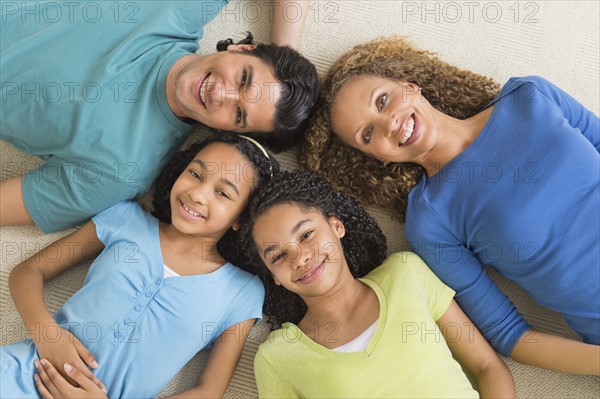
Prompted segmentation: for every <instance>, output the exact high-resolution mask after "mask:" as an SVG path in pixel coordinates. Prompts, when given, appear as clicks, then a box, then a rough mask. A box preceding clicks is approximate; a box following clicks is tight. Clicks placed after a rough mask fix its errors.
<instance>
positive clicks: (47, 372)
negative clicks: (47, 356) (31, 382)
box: [34, 359, 66, 398]
mask: <svg viewBox="0 0 600 399" xmlns="http://www.w3.org/2000/svg"><path fill="white" fill-rule="evenodd" d="M35 367H36V368H37V371H38V378H35V376H34V378H35V384H36V386H37V387H38V389H39V390H40V394H42V396H43V393H42V389H40V386H41V385H43V387H44V388H45V391H47V393H46V395H49V396H48V397H49V398H52V397H59V396H61V394H60V390H59V389H58V387H57V386H56V384H55V383H54V381H59V378H60V379H62V380H64V378H63V377H62V376H61V375H60V374H58V371H56V369H55V368H54V366H52V364H50V362H49V361H47V360H44V359H42V360H41V361H36V362H35ZM51 373H52V374H55V375H53V376H52V375H51ZM40 380H41V381H40ZM65 382H66V381H65Z"/></svg>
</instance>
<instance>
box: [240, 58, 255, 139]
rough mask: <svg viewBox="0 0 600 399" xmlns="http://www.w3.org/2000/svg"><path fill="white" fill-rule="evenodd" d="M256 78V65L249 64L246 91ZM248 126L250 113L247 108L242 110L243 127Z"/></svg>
mask: <svg viewBox="0 0 600 399" xmlns="http://www.w3.org/2000/svg"><path fill="white" fill-rule="evenodd" d="M253 80H254V67H253V66H252V65H248V76H247V77H246V86H245V88H246V92H247V91H248V88H250V85H252V81H253ZM247 127H248V113H247V112H246V110H242V129H245V128H247Z"/></svg>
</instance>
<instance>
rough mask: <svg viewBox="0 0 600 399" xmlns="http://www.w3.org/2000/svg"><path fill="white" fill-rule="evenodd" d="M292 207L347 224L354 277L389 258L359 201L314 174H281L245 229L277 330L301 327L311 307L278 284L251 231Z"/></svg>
mask: <svg viewBox="0 0 600 399" xmlns="http://www.w3.org/2000/svg"><path fill="white" fill-rule="evenodd" d="M290 203H291V204H296V205H298V206H299V207H300V208H302V209H303V210H310V211H318V212H320V213H322V214H323V216H325V217H326V218H330V217H332V216H335V217H336V218H338V219H339V220H340V221H341V222H342V223H343V224H344V227H345V231H346V233H345V235H344V237H342V239H341V242H342V247H343V250H344V256H345V258H346V261H347V262H348V267H349V268H350V272H351V273H352V275H353V276H354V277H362V276H364V275H366V274H367V273H368V272H370V271H371V270H373V269H374V268H376V267H377V266H379V265H381V263H382V262H383V260H384V259H385V256H386V253H387V243H386V240H385V236H384V235H383V233H382V232H381V229H380V228H379V226H378V225H377V223H376V222H375V220H373V218H372V217H371V216H370V215H369V214H368V213H367V211H365V209H364V208H363V207H362V206H361V205H360V204H359V202H358V201H357V200H355V199H354V198H352V197H350V196H348V195H346V194H343V193H340V192H338V191H335V190H333V188H332V187H331V185H330V184H329V183H327V182H326V181H325V180H323V179H322V178H321V177H319V176H318V175H317V174H315V173H312V172H305V171H295V172H282V173H279V174H278V175H277V176H275V177H273V179H272V180H271V181H270V182H268V183H267V184H265V185H263V186H262V187H261V188H260V189H259V190H258V191H257V192H256V194H255V195H254V198H253V199H252V202H251V203H250V205H249V207H248V212H247V214H246V216H247V218H246V220H244V222H243V224H242V228H241V229H240V235H241V240H242V245H243V248H244V250H245V254H246V257H247V261H246V263H245V264H246V266H245V267H246V269H247V270H248V271H250V272H251V273H253V274H256V275H258V276H259V277H260V279H261V280H262V282H263V284H264V286H265V304H264V313H265V315H266V316H267V320H268V321H269V322H270V323H271V327H272V328H277V327H279V326H280V325H281V324H282V323H284V322H288V321H290V322H292V323H298V322H299V321H300V320H301V319H302V317H303V316H304V314H305V313H306V305H305V303H304V301H302V299H301V298H300V297H299V296H298V295H296V294H294V293H293V292H291V291H288V290H287V289H285V288H283V287H282V286H279V285H276V284H275V283H274V281H273V277H272V276H271V273H270V272H269V269H267V267H266V266H265V264H264V263H263V261H262V260H261V258H260V256H259V254H258V248H257V245H256V243H255V242H254V239H253V237H252V230H253V228H254V224H255V222H256V220H257V219H258V217H259V216H260V215H262V214H263V213H265V212H266V211H267V210H269V209H270V208H272V207H274V206H276V205H281V204H290Z"/></svg>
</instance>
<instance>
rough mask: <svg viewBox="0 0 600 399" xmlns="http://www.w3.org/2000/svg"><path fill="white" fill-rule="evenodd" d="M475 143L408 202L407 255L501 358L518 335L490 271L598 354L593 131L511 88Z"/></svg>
mask: <svg viewBox="0 0 600 399" xmlns="http://www.w3.org/2000/svg"><path fill="white" fill-rule="evenodd" d="M491 105H493V106H494V109H493V111H492V114H491V116H490V119H489V120H488V122H487V124H486V126H485V127H484V129H483V130H482V132H481V133H480V134H479V136H478V137H477V139H476V140H475V142H474V143H473V144H472V145H471V146H469V147H468V148H467V149H466V150H465V151H463V152H462V153H461V154H460V155H458V156H457V157H456V158H455V159H454V160H453V161H452V162H450V163H449V164H448V165H446V166H445V167H444V168H443V169H442V170H440V171H439V172H438V173H437V174H436V175H435V176H433V177H430V178H428V177H426V176H423V177H422V179H421V180H420V182H419V183H418V184H417V186H416V187H415V188H414V189H413V190H412V191H411V193H410V195H409V201H408V209H407V216H406V219H407V220H406V234H407V237H408V240H409V241H410V243H411V246H412V248H413V250H414V251H415V252H416V253H417V254H419V255H420V256H421V257H422V258H423V259H425V261H426V262H427V264H429V266H430V267H431V268H432V269H433V270H434V271H435V273H436V274H437V275H438V276H439V277H440V278H441V279H442V280H443V281H444V282H445V283H446V284H447V285H449V286H450V287H451V288H452V289H454V290H455V291H456V292H457V295H456V299H457V301H458V302H459V304H460V305H461V307H462V308H463V309H464V311H465V312H466V313H467V314H468V315H469V316H470V318H471V319H472V320H473V321H474V322H475V324H476V325H477V326H478V327H479V329H480V330H481V331H482V333H483V334H484V335H485V336H486V338H487V339H488V340H489V341H490V342H491V344H492V345H493V346H494V348H496V350H498V351H499V352H500V353H502V354H503V355H510V353H511V352H512V350H513V348H514V346H515V344H516V343H517V341H518V340H519V338H520V337H521V335H522V334H523V333H524V332H525V331H526V330H527V329H529V328H530V327H529V325H528V324H527V323H526V322H525V321H524V320H523V319H522V318H521V316H520V315H519V314H518V313H517V311H516V309H515V307H514V306H513V305H512V303H511V302H510V301H509V300H508V298H507V297H506V296H505V295H504V294H503V293H502V292H501V291H500V290H499V289H498V287H497V286H496V285H495V284H494V283H493V282H492V281H491V280H490V278H489V277H488V275H487V274H486V273H485V271H484V269H483V268H482V265H484V264H487V265H491V266H493V267H494V268H495V269H497V270H498V271H499V272H500V273H502V274H503V275H504V276H506V277H508V278H509V279H511V280H514V281H515V282H517V283H518V284H519V285H520V286H521V287H522V288H523V289H525V290H526V291H527V292H528V293H529V294H530V295H531V297H532V298H533V299H534V300H535V301H536V302H538V303H539V304H541V305H543V306H546V307H548V308H550V309H553V310H555V311H558V312H560V313H562V314H563V315H564V317H565V320H566V321H567V323H568V324H569V325H570V326H571V327H572V328H573V329H574V330H575V331H577V332H578V333H579V334H580V335H581V336H582V338H583V340H584V341H586V342H590V343H595V344H600V254H599V245H600V217H599V216H600V190H599V175H600V158H599V153H598V151H599V149H600V123H599V119H598V117H597V116H595V115H594V114H593V113H591V112H590V111H588V110H586V109H585V108H584V107H583V106H582V105H581V104H580V103H578V102H577V101H576V100H575V99H573V98H572V97H571V96H569V95H568V94H566V93H565V92H564V91H562V90H561V89H559V88H558V87H556V86H554V85H553V84H551V83H550V82H548V81H546V80H544V79H542V78H539V77H527V78H512V79H510V80H509V81H508V82H507V84H506V85H505V86H504V88H503V89H502V91H501V93H500V95H499V96H498V97H497V98H496V99H495V100H494V101H493V102H492V104H491Z"/></svg>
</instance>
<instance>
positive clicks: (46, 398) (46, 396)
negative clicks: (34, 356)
mask: <svg viewBox="0 0 600 399" xmlns="http://www.w3.org/2000/svg"><path fill="white" fill-rule="evenodd" d="M33 379H34V380H35V386H36V387H37V389H38V392H39V393H40V395H42V398H43V399H54V396H52V394H51V393H50V391H49V390H48V388H46V386H45V385H44V383H43V382H42V379H41V378H40V376H39V375H37V374H34V375H33Z"/></svg>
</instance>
